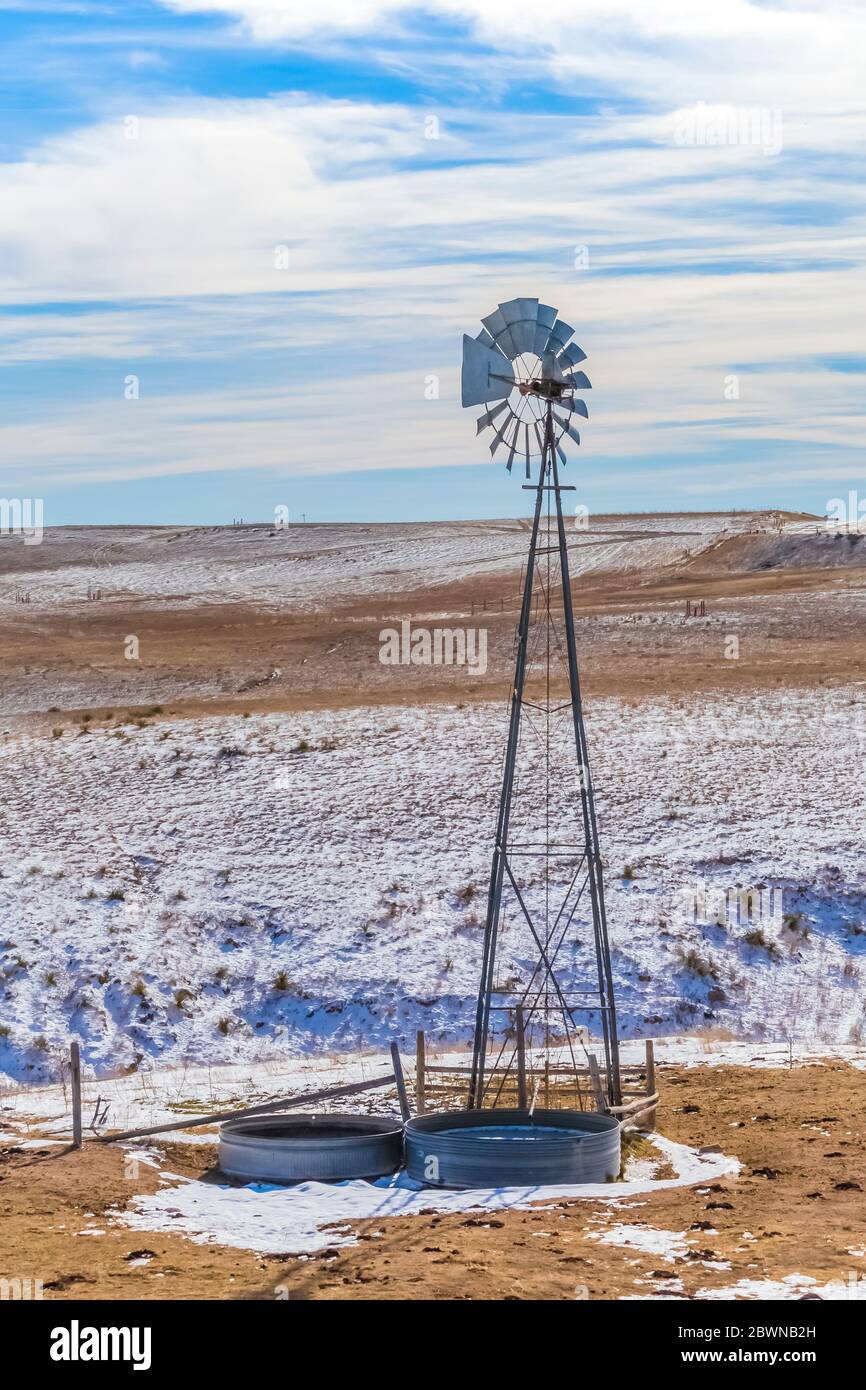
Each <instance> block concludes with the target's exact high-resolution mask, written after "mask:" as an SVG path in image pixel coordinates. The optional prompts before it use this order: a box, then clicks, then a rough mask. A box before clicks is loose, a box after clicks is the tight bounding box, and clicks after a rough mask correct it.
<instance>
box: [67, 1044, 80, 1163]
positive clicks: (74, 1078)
mask: <svg viewBox="0 0 866 1390" xmlns="http://www.w3.org/2000/svg"><path fill="white" fill-rule="evenodd" d="M69 1079H70V1083H71V1086H72V1147H73V1148H74V1149H80V1148H81V1144H82V1128H81V1056H80V1053H79V1049H78V1043H77V1042H74V1043H70V1045H69Z"/></svg>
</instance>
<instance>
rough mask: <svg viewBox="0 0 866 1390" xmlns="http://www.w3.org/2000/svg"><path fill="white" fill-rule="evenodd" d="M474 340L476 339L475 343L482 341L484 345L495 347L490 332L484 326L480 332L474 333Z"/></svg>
mask: <svg viewBox="0 0 866 1390" xmlns="http://www.w3.org/2000/svg"><path fill="white" fill-rule="evenodd" d="M475 341H476V343H483V344H484V346H485V347H489V348H495V347H496V344H495V342H494V341H493V339H492V338H491V336H490V334H489V333H488V332H487V329H486V328H482V330H481V332H480V333H476V334H475Z"/></svg>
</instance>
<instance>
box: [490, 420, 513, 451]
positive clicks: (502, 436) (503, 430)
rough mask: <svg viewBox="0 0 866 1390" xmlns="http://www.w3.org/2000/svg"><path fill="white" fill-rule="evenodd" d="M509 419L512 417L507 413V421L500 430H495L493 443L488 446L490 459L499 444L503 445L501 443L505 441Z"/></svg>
mask: <svg viewBox="0 0 866 1390" xmlns="http://www.w3.org/2000/svg"><path fill="white" fill-rule="evenodd" d="M511 419H512V416H511V413H510V412H509V415H508V419H507V420H506V421H505V424H504V425H503V426H502V428H501V429H499V430H497V432H496V435H495V437H494V439H493V442H492V443H491V445H490V457H491V458H493V456H494V455H495V453H496V450H497V449H498V448H499V446H500V444H502V443H503V441H504V439H505V436H506V434H507V433H508V427H509V425H510V424H511Z"/></svg>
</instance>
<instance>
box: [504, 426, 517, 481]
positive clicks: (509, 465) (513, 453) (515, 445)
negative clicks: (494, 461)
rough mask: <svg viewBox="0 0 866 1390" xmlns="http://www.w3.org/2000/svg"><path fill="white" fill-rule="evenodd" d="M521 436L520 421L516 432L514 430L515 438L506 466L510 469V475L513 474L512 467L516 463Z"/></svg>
mask: <svg viewBox="0 0 866 1390" xmlns="http://www.w3.org/2000/svg"><path fill="white" fill-rule="evenodd" d="M519 435H520V421H519V420H518V422H517V425H516V426H515V430H514V438H513V439H512V441H511V447H510V449H509V451H508V462H507V463H506V465H505V467H506V468H507V469H508V471H509V473H510V472H511V465H512V464H513V462H514V455H515V454H516V453H517V440H518V438H519Z"/></svg>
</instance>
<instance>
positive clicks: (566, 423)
mask: <svg viewBox="0 0 866 1390" xmlns="http://www.w3.org/2000/svg"><path fill="white" fill-rule="evenodd" d="M553 418H554V420H555V421H556V423H557V424H558V425H559V427H560V429H563V430H564V431H565V433H566V434H570V435H571V437H572V439H573V440H574V442H575V443H576V444H579V443H580V435H579V434H578V432H577V425H576V424H575V423H574V421H573V420H568V419H566V418H565V416H563V415H557V413H556V411H554V412H553Z"/></svg>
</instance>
